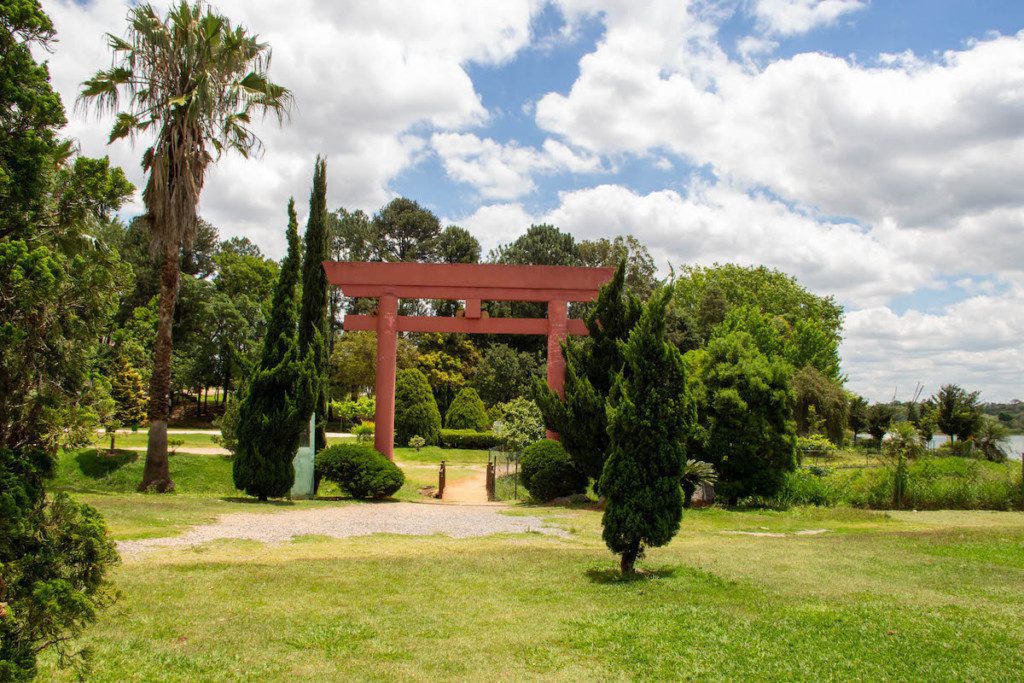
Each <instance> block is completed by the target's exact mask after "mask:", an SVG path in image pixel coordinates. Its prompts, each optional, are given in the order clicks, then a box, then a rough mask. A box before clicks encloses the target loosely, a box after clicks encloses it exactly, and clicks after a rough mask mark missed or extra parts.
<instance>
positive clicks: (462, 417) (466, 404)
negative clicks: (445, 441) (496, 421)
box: [444, 387, 491, 432]
mask: <svg viewBox="0 0 1024 683" xmlns="http://www.w3.org/2000/svg"><path fill="white" fill-rule="evenodd" d="M490 424H491V423H490V420H489V419H488V418H487V408H486V407H485V406H484V402H483V401H481V400H480V394H478V393H476V389H473V388H472V387H467V388H465V389H463V390H462V391H460V392H459V393H458V395H457V396H456V397H455V400H454V401H452V404H451V405H450V406H448V412H447V413H446V414H445V416H444V426H445V427H446V428H448V429H473V430H475V431H478V432H482V431H485V430H486V429H487V428H488V427H489V426H490Z"/></svg>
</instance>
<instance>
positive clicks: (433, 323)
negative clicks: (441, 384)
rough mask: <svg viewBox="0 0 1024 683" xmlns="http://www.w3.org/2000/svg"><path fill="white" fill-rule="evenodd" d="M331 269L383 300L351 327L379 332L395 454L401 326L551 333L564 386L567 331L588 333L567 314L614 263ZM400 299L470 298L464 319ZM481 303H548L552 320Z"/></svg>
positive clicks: (342, 265) (382, 439)
mask: <svg viewBox="0 0 1024 683" xmlns="http://www.w3.org/2000/svg"><path fill="white" fill-rule="evenodd" d="M324 272H325V273H326V274H327V280H328V282H330V283H331V284H332V285H336V286H338V287H341V289H342V291H343V292H344V294H345V296H350V297H359V298H364V297H365V298H374V299H377V300H378V306H377V315H376V316H371V315H348V316H345V329H346V330H349V331H353V330H363V331H371V332H376V333H377V378H376V383H377V384H376V390H377V408H376V414H375V416H374V420H375V423H376V427H375V431H374V446H375V447H376V448H377V450H378V451H380V452H381V453H383V454H384V455H386V456H387V457H388V458H389V459H392V460H393V459H394V431H395V346H396V343H397V342H396V340H397V334H398V333H399V332H467V333H477V334H544V335H547V337H548V386H549V387H551V388H552V389H553V390H555V391H556V392H558V394H559V395H561V394H562V392H563V387H564V385H565V359H564V358H562V352H561V342H562V340H563V339H564V338H565V337H566V335H569V334H573V335H581V336H585V335H586V334H587V328H586V326H585V325H584V324H583V321H582V320H576V319H570V318H569V317H568V304H569V302H570V301H593V300H594V299H596V298H597V290H598V288H599V287H600V286H601V285H602V284H604V283H605V282H607V281H608V280H610V279H611V277H612V275H613V274H614V272H615V269H614V268H577V267H572V266H504V265H491V264H487V265H477V264H461V263H458V264H436V263H362V262H355V261H324ZM399 299H450V300H456V301H464V302H465V310H464V312H463V316H462V317H457V318H444V317H439V316H415V315H398V300H399ZM482 301H541V302H547V305H548V317H547V318H546V319H545V318H489V317H487V315H486V313H483V312H481V308H480V304H481V302H482Z"/></svg>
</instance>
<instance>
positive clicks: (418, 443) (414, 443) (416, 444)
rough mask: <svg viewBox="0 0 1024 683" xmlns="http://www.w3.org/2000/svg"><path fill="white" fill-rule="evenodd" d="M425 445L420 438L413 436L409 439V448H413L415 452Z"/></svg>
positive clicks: (423, 440) (424, 441)
mask: <svg viewBox="0 0 1024 683" xmlns="http://www.w3.org/2000/svg"><path fill="white" fill-rule="evenodd" d="M426 445H427V442H426V440H425V439H424V438H423V437H422V436H414V437H412V438H411V439H409V448H415V449H416V450H417V451H418V450H419V449H421V448H423V447H424V446H426Z"/></svg>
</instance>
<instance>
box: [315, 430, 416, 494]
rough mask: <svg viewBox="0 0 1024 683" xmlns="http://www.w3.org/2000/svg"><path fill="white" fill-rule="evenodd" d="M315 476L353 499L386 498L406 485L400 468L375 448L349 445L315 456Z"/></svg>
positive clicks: (327, 450) (333, 447)
mask: <svg viewBox="0 0 1024 683" xmlns="http://www.w3.org/2000/svg"><path fill="white" fill-rule="evenodd" d="M316 475H317V478H318V479H320V478H323V479H326V480H328V481H333V482H334V483H335V484H337V485H338V488H340V489H341V490H343V491H346V492H347V493H348V494H349V495H350V496H352V497H353V498H387V497H388V496H390V495H392V494H394V493H395V491H397V490H398V489H400V488H402V484H404V483H405V475H404V474H402V470H400V469H399V468H398V466H397V465H396V464H395V463H393V462H391V461H390V460H388V459H387V458H385V457H384V456H383V455H381V454H380V452H378V451H377V450H375V449H374V448H373V447H372V446H368V445H366V444H361V443H346V444H339V445H337V446H330V447H328V448H325V449H323V450H322V451H320V452H319V453H317V454H316Z"/></svg>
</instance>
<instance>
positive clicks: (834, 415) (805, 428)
mask: <svg viewBox="0 0 1024 683" xmlns="http://www.w3.org/2000/svg"><path fill="white" fill-rule="evenodd" d="M794 367H799V368H800V369H799V370H797V371H796V372H795V373H794V374H793V393H794V394H795V397H796V403H795V404H794V407H793V417H794V418H795V419H796V429H797V433H799V434H804V435H807V436H811V435H813V433H814V429H813V427H812V415H813V416H817V417H818V418H819V419H821V420H822V421H823V425H822V426H823V427H824V434H825V435H826V436H828V438H829V440H831V441H832V443H835V444H842V443H843V437H844V435H845V433H846V424H847V422H848V418H847V412H848V411H849V403H848V402H847V397H846V392H845V391H843V387H842V386H841V385H840V384H839V383H838V382H836V381H834V380H830V379H829V378H828V377H826V376H825V375H823V374H822V373H821V371H819V370H818V369H817V368H815V367H814V366H812V365H804V366H803V367H801V366H799V365H797V366H794Z"/></svg>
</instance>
